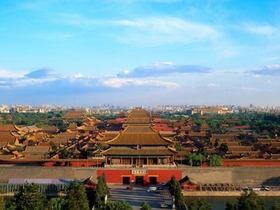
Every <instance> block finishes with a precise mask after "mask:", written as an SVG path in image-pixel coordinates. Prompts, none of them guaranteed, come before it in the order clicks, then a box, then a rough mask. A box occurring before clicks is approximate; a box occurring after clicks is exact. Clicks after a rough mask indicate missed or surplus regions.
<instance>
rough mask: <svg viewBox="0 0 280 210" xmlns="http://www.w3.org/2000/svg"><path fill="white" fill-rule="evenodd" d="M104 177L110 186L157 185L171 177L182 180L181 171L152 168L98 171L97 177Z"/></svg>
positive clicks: (104, 169) (103, 169)
mask: <svg viewBox="0 0 280 210" xmlns="http://www.w3.org/2000/svg"><path fill="white" fill-rule="evenodd" d="M103 173H104V174H105V176H106V182H107V183H111V184H131V183H136V184H144V185H149V184H157V183H162V182H167V181H169V180H170V179H171V177H172V176H175V177H176V179H177V180H180V179H181V178H182V170H181V169H177V168H169V169H155V168H154V169H152V168H132V169H117V168H116V169H106V168H102V169H98V170H97V177H98V176H102V174H103Z"/></svg>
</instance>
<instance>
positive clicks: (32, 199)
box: [14, 183, 46, 210]
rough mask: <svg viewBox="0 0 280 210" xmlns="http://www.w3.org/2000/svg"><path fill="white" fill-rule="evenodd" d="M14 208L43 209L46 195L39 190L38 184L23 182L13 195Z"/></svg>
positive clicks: (17, 209)
mask: <svg viewBox="0 0 280 210" xmlns="http://www.w3.org/2000/svg"><path fill="white" fill-rule="evenodd" d="M14 201H15V205H16V210H30V209H32V210H44V209H45V204H46V197H45V195H43V194H42V193H41V192H40V189H39V185H37V184H34V183H32V184H25V185H23V186H22V187H21V188H20V190H19V192H18V193H17V194H16V195H15V197H14Z"/></svg>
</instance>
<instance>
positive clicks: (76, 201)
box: [66, 181, 89, 210]
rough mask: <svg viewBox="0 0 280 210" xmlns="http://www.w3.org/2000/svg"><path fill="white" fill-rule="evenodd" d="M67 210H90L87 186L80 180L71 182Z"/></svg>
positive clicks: (67, 197) (67, 195) (67, 196)
mask: <svg viewBox="0 0 280 210" xmlns="http://www.w3.org/2000/svg"><path fill="white" fill-rule="evenodd" d="M66 209H67V210H77V209H79V210H88V209H89V202H88V199H87V195H86V190H85V187H84V186H83V185H82V184H81V183H80V182H78V181H73V182H70V184H69V186H68V189H67V194H66Z"/></svg>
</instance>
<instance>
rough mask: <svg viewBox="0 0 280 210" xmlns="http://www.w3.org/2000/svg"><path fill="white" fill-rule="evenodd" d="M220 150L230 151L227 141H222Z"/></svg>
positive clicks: (223, 151)
mask: <svg viewBox="0 0 280 210" xmlns="http://www.w3.org/2000/svg"><path fill="white" fill-rule="evenodd" d="M219 150H220V151H221V152H222V153H224V154H226V153H227V152H228V145H227V143H221V145H220V147H219Z"/></svg>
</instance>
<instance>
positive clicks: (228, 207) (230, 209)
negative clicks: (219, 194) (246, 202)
mask: <svg viewBox="0 0 280 210" xmlns="http://www.w3.org/2000/svg"><path fill="white" fill-rule="evenodd" d="M225 210H235V208H234V205H233V204H231V203H230V202H228V201H227V203H226V208H225Z"/></svg>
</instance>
